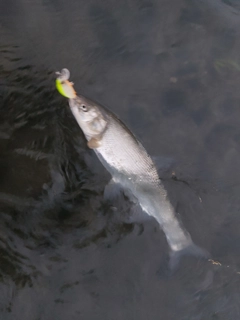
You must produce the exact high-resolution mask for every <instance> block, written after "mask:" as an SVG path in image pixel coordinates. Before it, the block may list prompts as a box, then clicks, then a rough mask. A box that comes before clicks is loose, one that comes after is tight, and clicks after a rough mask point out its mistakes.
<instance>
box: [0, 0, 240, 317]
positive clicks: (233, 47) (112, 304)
mask: <svg viewBox="0 0 240 320" xmlns="http://www.w3.org/2000/svg"><path fill="white" fill-rule="evenodd" d="M0 17H1V28H0V36H1V37H0V38H1V43H0V52H1V64H0V96H1V99H0V154H1V157H0V177H1V179H0V217H1V224H0V225H1V227H0V290H1V293H2V294H1V297H0V313H1V318H3V319H6V320H8V319H25V320H28V319H29V320H30V319H31V320H32V319H49V320H50V319H59V320H63V319H64V320H65V319H91V320H92V319H104V320H105V319H117V320H118V319H119V320H120V319H121V320H122V319H146V318H151V319H159V317H161V318H164V319H224V320H225V319H234V320H235V319H238V317H239V298H240V297H239V279H240V278H239V277H240V274H239V272H240V259H239V250H240V245H239V243H240V241H239V240H240V239H239V227H238V226H239V208H240V202H239V185H240V183H239V181H240V173H239V170H238V167H239V161H240V160H239V159H240V157H239V152H240V147H239V145H240V143H239V142H240V139H239V137H240V131H239V128H240V126H239V119H240V114H239V113H240V112H239V98H240V97H239V82H240V72H239V63H240V60H239V57H238V52H239V45H240V42H239V30H240V29H239V24H240V22H239V3H238V1H233V0H232V1H215V0H214V1H210V0H209V1H207V0H202V1H187V0H186V1H184V0H181V1H172V2H171V3H170V2H169V1H167V0H161V1H140V0H139V1H134V0H130V1H123V2H119V1H112V2H103V3H99V2H97V1H95V0H91V1H89V2H83V1H74V0H71V1H69V2H64V1H59V0H58V1H37V0H36V1H34V2H33V3H29V2H27V1H25V0H22V1H18V2H16V1H11V2H8V3H5V2H3V3H2V4H1V5H0ZM62 67H68V68H69V69H70V70H71V74H72V79H73V81H74V82H75V87H76V89H77V91H78V92H81V93H83V94H86V95H89V96H90V97H91V98H93V99H96V100H99V102H101V103H103V104H106V105H107V106H109V108H110V109H111V110H113V111H114V112H116V113H117V114H118V115H119V116H120V117H121V118H122V119H123V120H124V121H125V122H126V123H127V124H129V126H130V127H131V129H132V130H133V132H134V133H136V135H137V136H138V137H139V138H140V139H141V141H142V142H143V144H144V145H145V146H146V148H147V150H148V151H149V152H150V154H152V155H154V156H163V157H165V156H166V157H167V158H168V157H169V158H171V159H174V165H173V167H172V168H171V169H172V170H173V171H174V175H171V173H169V172H168V173H166V174H164V173H161V174H162V177H163V182H164V185H165V186H166V188H167V190H168V192H169V197H170V199H171V201H172V203H173V205H174V206H175V208H176V210H177V212H178V214H179V219H180V220H182V222H183V223H184V225H185V226H186V229H187V230H189V232H190V233H191V235H192V238H193V240H194V241H195V242H196V243H197V244H199V245H200V246H202V247H204V248H206V249H207V250H208V251H210V252H211V254H212V259H213V261H212V262H208V261H205V262H204V261H196V260H195V259H193V258H191V257H187V258H186V259H183V261H182V262H181V265H180V268H179V270H178V271H177V272H176V273H174V274H172V275H169V273H168V269H167V267H168V247H167V244H166V240H165V238H164V235H163V233H162V232H161V230H159V228H158V225H157V223H156V222H155V221H154V220H151V219H149V220H145V219H143V218H142V216H141V213H140V212H138V210H136V211H137V212H135V209H134V204H133V203H131V202H130V201H129V200H128V199H127V197H126V196H125V195H124V194H120V195H119V197H118V198H116V199H114V200H113V202H112V203H107V202H106V201H104V198H103V193H104V188H105V186H106V185H107V183H108V180H109V175H108V173H107V172H105V171H104V170H103V168H102V166H101V164H100V163H99V162H98V160H97V159H96V158H95V155H94V154H93V153H92V151H91V150H89V149H88V148H87V146H86V143H85V140H84V138H83V135H82V133H81V130H80V129H79V127H78V126H77V124H76V123H75V120H74V119H73V117H72V115H71V113H70V111H69V109H68V106H67V102H66V100H65V99H64V98H62V97H61V96H60V95H59V94H58V93H57V92H56V90H55V87H54V83H55V71H57V70H60V69H61V68H62ZM160 159H161V158H160ZM217 261H219V262H220V264H218V263H217Z"/></svg>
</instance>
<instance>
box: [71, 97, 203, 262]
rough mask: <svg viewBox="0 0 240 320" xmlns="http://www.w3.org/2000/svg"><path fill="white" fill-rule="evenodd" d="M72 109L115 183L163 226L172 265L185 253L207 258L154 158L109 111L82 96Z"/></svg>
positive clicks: (75, 101) (90, 146) (74, 102)
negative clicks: (173, 202) (178, 211)
mask: <svg viewBox="0 0 240 320" xmlns="http://www.w3.org/2000/svg"><path fill="white" fill-rule="evenodd" d="M69 106H70V109H71V111H72V113H73V115H74V117H75V119H76V121H77V122H78V124H79V126H80V128H81V129H82V131H83V133H84V135H85V137H86V139H87V141H88V142H87V144H88V146H89V148H92V149H93V150H94V151H95V153H96V155H97V157H98V158H99V160H100V161H101V162H102V164H103V166H104V167H105V168H106V169H107V170H108V171H109V172H110V174H111V176H112V180H113V181H114V182H116V183H119V184H120V185H122V187H123V188H124V189H128V190H130V191H131V193H132V194H133V195H134V197H135V198H137V200H138V202H139V204H140V206H141V208H142V210H143V211H145V212H146V213H147V214H148V215H149V216H152V217H154V218H155V219H156V220H157V221H158V223H159V224H160V226H161V228H162V230H163V231H164V233H165V235H166V238H167V242H168V244H169V246H170V248H171V260H170V264H171V266H174V265H175V264H176V262H177V261H178V259H179V257H180V255H181V254H182V253H191V254H194V255H197V256H200V257H207V256H208V253H207V252H206V251H205V250H203V249H201V248H200V247H198V246H196V245H195V244H194V243H193V241H192V239H191V236H190V235H189V233H188V232H187V231H186V230H185V229H184V228H183V227H182V226H181V225H180V223H179V221H178V219H177V218H176V216H175V212H174V208H173V206H172V205H171V203H170V202H169V200H168V197H167V192H166V190H165V188H164V186H163V184H162V182H161V180H160V178H159V176H158V173H157V169H156V167H155V165H154V163H153V161H152V159H151V157H150V156H149V155H148V153H147V152H146V150H145V148H144V147H143V146H142V144H141V143H140V142H139V141H138V140H137V139H136V137H135V136H134V135H133V134H132V132H131V131H130V130H129V129H128V128H127V127H126V125H125V124H124V123H123V122H122V121H121V120H120V119H118V117H117V116H116V115H115V114H113V113H112V112H111V111H109V110H108V109H107V108H105V107H103V106H101V105H99V104H98V103H96V102H94V101H91V100H90V99H88V98H85V97H83V96H81V95H78V96H76V98H74V99H69Z"/></svg>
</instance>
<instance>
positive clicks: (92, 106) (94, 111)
mask: <svg viewBox="0 0 240 320" xmlns="http://www.w3.org/2000/svg"><path fill="white" fill-rule="evenodd" d="M69 106H70V108H71V111H72V113H73V115H74V117H75V119H76V120H77V122H78V125H79V126H80V128H81V129H82V131H83V133H84V135H85V137H86V138H87V140H90V139H92V138H94V139H101V137H102V135H103V133H104V131H105V130H106V127H107V119H106V115H105V114H104V112H102V111H101V109H100V107H99V106H98V105H97V104H96V103H95V102H93V101H91V100H89V99H87V98H85V97H83V96H77V97H76V98H74V99H69Z"/></svg>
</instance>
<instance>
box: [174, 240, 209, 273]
mask: <svg viewBox="0 0 240 320" xmlns="http://www.w3.org/2000/svg"><path fill="white" fill-rule="evenodd" d="M184 256H193V257H195V258H197V259H199V260H208V259H209V258H210V253H209V252H208V251H207V250H205V249H203V248H201V247H199V246H197V245H196V244H194V243H193V242H192V243H191V244H190V245H188V246H187V247H185V248H183V249H181V250H178V251H173V250H172V251H171V253H170V260H169V267H170V270H171V271H172V272H174V271H176V269H178V267H179V263H180V260H181V258H182V257H184Z"/></svg>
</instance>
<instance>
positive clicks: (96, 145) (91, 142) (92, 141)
mask: <svg viewBox="0 0 240 320" xmlns="http://www.w3.org/2000/svg"><path fill="white" fill-rule="evenodd" d="M87 145H88V147H89V148H90V149H96V148H99V147H100V146H101V141H100V140H98V139H96V138H92V139H90V140H89V141H88V143H87Z"/></svg>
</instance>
